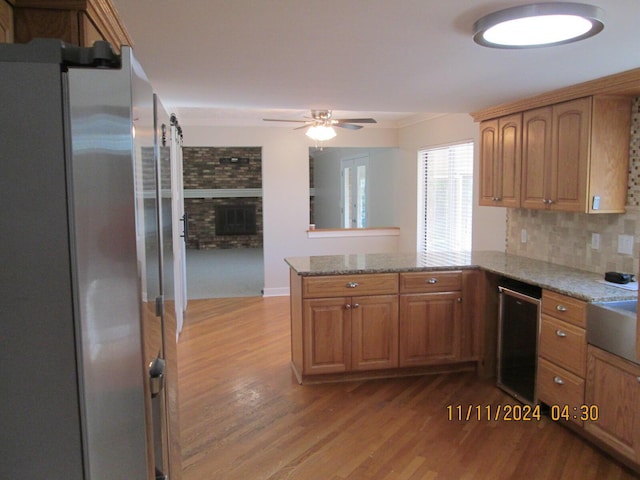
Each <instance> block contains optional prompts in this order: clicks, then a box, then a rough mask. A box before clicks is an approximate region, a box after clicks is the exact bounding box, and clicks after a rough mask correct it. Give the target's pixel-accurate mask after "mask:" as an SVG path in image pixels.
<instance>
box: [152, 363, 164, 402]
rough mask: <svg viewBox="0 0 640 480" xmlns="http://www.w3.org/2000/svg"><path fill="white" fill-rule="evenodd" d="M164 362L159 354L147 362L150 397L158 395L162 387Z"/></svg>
mask: <svg viewBox="0 0 640 480" xmlns="http://www.w3.org/2000/svg"><path fill="white" fill-rule="evenodd" d="M165 368H166V362H165V360H164V358H162V357H160V354H158V356H157V357H156V358H154V359H153V360H151V362H149V385H150V387H151V397H155V396H156V395H158V394H159V393H160V392H161V391H162V388H163V387H164V371H165Z"/></svg>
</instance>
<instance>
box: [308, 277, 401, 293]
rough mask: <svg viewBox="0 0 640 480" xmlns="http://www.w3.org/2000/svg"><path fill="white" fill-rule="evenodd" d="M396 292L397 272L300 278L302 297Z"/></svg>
mask: <svg viewBox="0 0 640 480" xmlns="http://www.w3.org/2000/svg"><path fill="white" fill-rule="evenodd" d="M396 293H398V274H397V273H374V274H357V275H327V276H321V277H320V276H319V277H304V278H303V279H302V296H303V297H304V298H323V297H350V296H353V295H391V294H396Z"/></svg>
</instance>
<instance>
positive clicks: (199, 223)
mask: <svg viewBox="0 0 640 480" xmlns="http://www.w3.org/2000/svg"><path fill="white" fill-rule="evenodd" d="M183 158H184V167H183V177H184V203H185V211H186V212H187V214H188V217H189V228H188V235H187V242H186V244H187V254H186V256H187V297H188V298H189V299H199V298H224V297H245V296H260V295H262V290H263V288H264V252H263V214H262V148H261V147H183Z"/></svg>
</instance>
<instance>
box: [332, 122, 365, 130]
mask: <svg viewBox="0 0 640 480" xmlns="http://www.w3.org/2000/svg"><path fill="white" fill-rule="evenodd" d="M334 126H336V127H341V128H348V129H349V130H360V129H361V128H362V125H354V124H353V123H342V122H340V123H336V124H335V125H334Z"/></svg>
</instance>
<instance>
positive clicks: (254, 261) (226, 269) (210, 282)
mask: <svg viewBox="0 0 640 480" xmlns="http://www.w3.org/2000/svg"><path fill="white" fill-rule="evenodd" d="M263 288H264V260H263V251H262V249H261V248H242V249H228V250H227V249H221V250H191V249H188V250H187V296H188V298H189V299H190V300H192V299H194V300H195V299H200V298H225V297H253V296H260V295H262V289H263Z"/></svg>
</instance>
